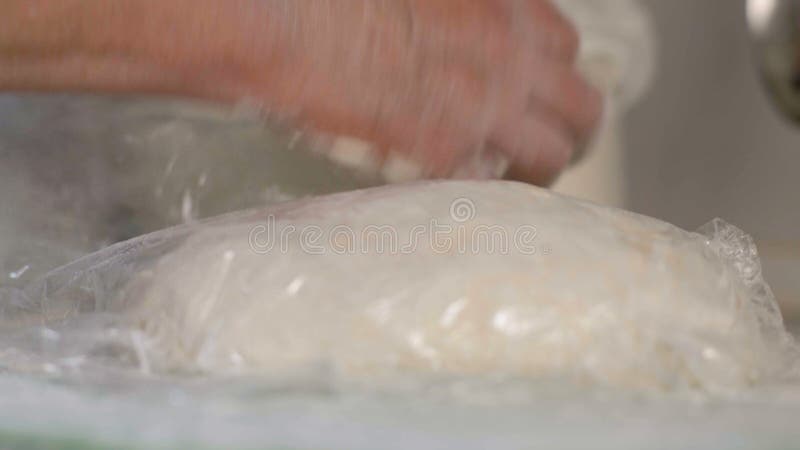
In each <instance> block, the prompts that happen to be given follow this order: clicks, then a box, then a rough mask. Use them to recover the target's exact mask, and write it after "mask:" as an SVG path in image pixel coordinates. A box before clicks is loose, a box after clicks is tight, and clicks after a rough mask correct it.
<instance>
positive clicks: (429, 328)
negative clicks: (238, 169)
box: [0, 182, 797, 395]
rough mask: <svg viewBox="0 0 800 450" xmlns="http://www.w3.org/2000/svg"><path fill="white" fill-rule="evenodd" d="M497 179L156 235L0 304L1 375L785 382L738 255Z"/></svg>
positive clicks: (737, 248)
mask: <svg viewBox="0 0 800 450" xmlns="http://www.w3.org/2000/svg"><path fill="white" fill-rule="evenodd" d="M702 233H703V234H696V233H689V232H685V231H682V230H679V229H677V228H675V227H673V226H671V225H669V224H666V223H663V222H659V221H657V220H654V219H650V218H647V217H643V216H638V215H634V214H631V213H627V212H623V211H619V210H613V209H608V208H603V207H599V206H595V205H591V204H587V203H582V202H579V201H575V200H572V199H569V198H566V197H561V196H558V195H556V194H553V193H551V192H548V191H544V190H539V189H537V188H534V187H530V186H527V185H521V184H513V183H504V182H441V183H424V184H410V185H398V186H394V187H383V188H376V189H371V190H366V191H356V192H351V193H345V194H338V195H334V196H328V197H320V198H313V199H307V200H301V201H295V202H290V203H286V204H282V205H278V206H274V207H271V208H267V209H265V210H258V211H250V212H245V213H237V214H235V215H231V216H225V217H222V218H218V219H212V220H209V221H206V222H203V223H198V224H195V225H190V226H185V227H181V228H177V229H172V230H166V231H162V232H158V233H155V234H153V235H149V236H145V237H142V238H138V239H135V240H133V241H130V242H128V243H124V244H119V245H117V246H114V247H111V248H109V249H107V250H104V251H102V252H100V253H98V254H96V255H93V256H89V257H87V258H85V259H84V260H81V261H78V262H76V263H73V264H71V265H69V266H66V267H64V268H62V269H60V270H57V271H55V272H53V273H51V274H50V275H49V276H47V277H45V278H43V279H41V280H39V281H37V282H35V283H32V284H31V285H30V286H28V287H27V288H26V289H24V290H21V291H10V290H7V291H5V292H3V294H2V298H1V299H0V311H2V315H0V317H2V324H0V342H2V343H3V347H4V351H3V353H2V354H0V363H1V364H2V365H3V366H4V367H5V369H6V370H11V371H34V372H41V371H45V372H57V373H78V374H91V373H95V372H96V371H98V370H100V371H102V370H115V371H119V370H122V371H126V372H127V373H129V374H144V375H148V376H149V375H182V376H186V375H193V374H204V375H206V376H230V375H250V376H256V377H261V378H263V379H271V380H295V381H296V380H298V379H299V380H302V379H308V378H313V377H319V376H322V377H324V378H325V379H328V380H336V382H343V383H350V382H356V383H367V384H368V385H371V384H375V385H381V386H386V385H388V386H391V385H392V383H393V382H395V381H398V380H406V381H408V380H409V379H421V380H426V379H428V380H436V379H441V378H446V379H460V380H469V379H485V378H487V377H489V378H494V379H497V377H499V378H500V379H516V380H528V381H530V382H535V381H537V380H540V381H541V380H553V379H555V380H560V382H562V383H564V382H577V383H581V384H583V385H588V386H598V387H613V388H620V389H630V390H633V391H644V392H675V391H702V392H707V393H711V394H726V395H727V394H731V393H737V392H741V391H743V390H746V389H748V388H750V387H753V386H761V385H769V384H770V383H773V382H778V381H782V380H785V379H790V378H793V377H796V375H797V372H796V371H797V369H796V362H797V350H796V345H795V343H794V340H793V339H792V338H791V336H790V335H789V334H788V333H787V332H786V330H785V328H784V325H783V322H782V319H781V315H780V312H779V310H778V307H777V304H776V302H775V299H774V298H773V296H772V294H771V292H770V290H769V288H768V286H767V285H766V283H765V282H764V281H763V279H762V277H761V274H760V269H759V264H758V258H757V254H756V251H755V247H754V246H753V245H752V241H751V240H750V239H749V238H748V237H747V236H746V235H745V234H744V233H742V232H741V231H739V230H738V229H736V228H734V227H732V226H730V225H727V224H725V223H724V222H722V221H715V222H712V224H710V225H709V226H707V227H705V228H704V229H703V230H702Z"/></svg>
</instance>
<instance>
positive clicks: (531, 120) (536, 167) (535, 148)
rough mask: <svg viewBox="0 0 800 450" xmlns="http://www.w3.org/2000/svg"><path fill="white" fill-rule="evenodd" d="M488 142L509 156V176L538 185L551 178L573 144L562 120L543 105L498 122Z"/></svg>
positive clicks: (569, 153)
mask: <svg viewBox="0 0 800 450" xmlns="http://www.w3.org/2000/svg"><path fill="white" fill-rule="evenodd" d="M491 143H492V145H493V146H495V147H497V148H499V149H501V151H503V152H504V153H505V154H506V155H508V156H509V158H510V159H511V161H512V163H511V170H510V173H509V175H510V176H511V177H512V178H514V179H516V180H519V181H525V182H529V183H533V184H536V185H540V186H547V185H550V184H551V183H552V182H553V181H554V180H555V177H556V175H557V174H558V173H559V172H561V171H562V170H563V169H564V168H565V167H566V166H567V164H569V162H570V160H571V159H572V155H573V149H574V148H575V140H574V138H573V137H572V133H571V132H570V131H569V130H568V128H567V126H566V125H565V123H564V121H563V120H562V119H561V118H560V117H558V116H557V115H555V114H553V113H552V112H550V111H549V110H548V109H547V108H536V109H534V110H532V111H530V112H529V113H527V114H524V115H522V116H520V117H518V118H517V119H516V120H512V121H509V122H507V123H504V124H502V125H500V126H499V129H498V132H497V134H496V135H494V136H493V137H492V139H491Z"/></svg>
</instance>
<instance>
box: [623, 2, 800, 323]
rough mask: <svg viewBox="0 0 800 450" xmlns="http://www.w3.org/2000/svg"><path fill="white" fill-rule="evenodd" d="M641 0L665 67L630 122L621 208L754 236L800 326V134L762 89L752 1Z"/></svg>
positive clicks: (626, 131) (627, 123)
mask: <svg viewBox="0 0 800 450" xmlns="http://www.w3.org/2000/svg"><path fill="white" fill-rule="evenodd" d="M642 3H643V5H644V6H645V7H646V8H647V10H648V11H649V13H650V16H651V18H652V24H653V27H654V31H655V35H656V36H657V37H656V40H655V41H656V46H657V52H658V58H659V59H658V69H657V70H656V71H655V75H654V79H653V82H652V84H651V88H650V91H649V92H648V94H647V95H646V96H645V97H643V98H642V99H641V101H640V102H639V103H637V104H636V105H634V106H633V107H632V109H630V110H629V111H628V113H627V115H626V116H625V127H624V137H623V142H624V144H625V147H624V150H623V151H624V155H625V156H624V158H623V161H624V173H625V177H626V180H627V181H626V183H627V189H626V195H625V204H626V206H627V207H629V208H630V209H633V210H635V211H637V212H641V213H644V214H648V215H652V216H656V217H659V218H662V219H665V220H668V221H670V222H673V223H675V224H677V225H679V226H681V227H683V228H687V229H695V228H697V227H698V226H700V225H702V224H703V223H705V222H706V221H707V220H709V219H711V218H713V217H722V218H724V219H725V220H727V221H729V222H731V223H733V224H735V225H737V226H738V227H740V228H742V229H744V230H746V231H747V232H748V233H750V234H752V235H753V236H754V237H755V238H756V240H757V243H758V245H759V250H760V252H761V255H762V259H763V262H764V266H765V273H766V276H767V279H768V280H769V281H770V283H771V284H772V287H773V289H774V290H775V293H776V295H777V297H778V299H779V300H780V301H781V303H782V305H783V310H784V314H785V315H786V316H787V317H788V318H791V319H793V320H800V176H798V172H799V171H800V127H798V126H796V125H792V124H791V123H789V122H788V121H787V120H786V119H784V118H783V117H782V116H780V115H779V113H778V112H777V110H776V109H775V108H774V106H773V105H772V104H771V103H770V101H769V99H768V97H767V94H766V91H764V90H763V89H762V88H761V85H760V81H759V78H758V74H757V72H756V70H755V69H754V67H755V64H754V55H753V52H752V51H751V46H750V41H749V38H748V33H747V25H746V17H745V5H744V1H741V0H737V1H730V0H702V1H697V0H669V1H663V0H646V1H643V2H642Z"/></svg>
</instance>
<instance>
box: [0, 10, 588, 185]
mask: <svg viewBox="0 0 800 450" xmlns="http://www.w3.org/2000/svg"><path fill="white" fill-rule="evenodd" d="M0 9H2V11H3V14H2V15H0V90H21V91H23V90H24V91H63V90H71V91H91V92H114V93H148V94H166V95H177V96H184V97H193V98H202V99H209V100H215V101H221V102H228V103H234V102H237V101H241V100H242V99H248V100H249V101H256V102H259V103H261V104H263V105H264V106H265V107H266V108H267V109H268V110H269V111H270V112H271V113H273V114H274V115H276V116H277V117H279V118H281V119H285V120H288V121H290V122H293V123H295V124H296V125H298V126H301V127H304V128H308V129H312V130H315V131H321V132H325V133H329V134H333V135H349V136H353V137H357V138H361V139H363V140H366V141H368V142H371V143H373V144H374V145H375V148H376V150H377V154H378V155H380V156H381V157H385V156H386V155H387V154H388V152H390V151H392V152H395V153H400V154H403V155H405V156H406V157H408V158H410V159H412V160H415V161H418V162H419V163H421V164H422V165H423V166H424V167H425V168H426V174H427V175H429V176H432V177H445V176H449V175H451V174H452V173H453V171H454V170H455V169H456V168H458V167H459V166H460V165H463V164H464V163H465V161H467V160H468V159H469V158H470V157H471V156H472V155H474V154H475V152H476V151H479V150H485V151H488V152H495V153H498V154H500V155H502V156H503V157H504V158H506V159H509V160H511V161H512V170H511V172H512V175H513V176H514V177H515V178H518V179H522V180H525V181H529V182H532V183H536V184H541V185H546V184H549V183H551V182H552V181H553V180H554V179H555V178H556V177H557V175H558V173H559V172H561V171H562V170H563V169H564V167H565V166H566V165H567V164H568V163H569V161H570V160H571V159H572V158H573V152H574V151H575V149H576V148H579V147H580V146H582V145H583V144H584V143H585V142H586V141H587V140H588V139H589V138H590V136H591V133H592V131H593V130H594V128H595V127H596V125H597V122H598V121H599V118H600V116H601V113H602V100H601V98H600V96H599V95H598V93H597V92H596V91H595V90H594V89H593V88H591V87H590V86H589V85H588V84H587V83H586V82H585V81H584V80H583V79H582V78H581V76H580V75H579V74H578V73H577V71H576V69H575V66H574V61H575V57H576V53H577V49H578V37H577V35H576V33H575V31H574V29H573V28H572V27H571V25H570V24H569V23H568V22H567V21H566V20H565V19H564V17H562V15H561V14H560V13H559V12H558V11H557V9H556V8H555V7H553V6H552V5H551V4H550V3H549V2H548V1H546V0H292V1H288V0H114V1H108V0H0Z"/></svg>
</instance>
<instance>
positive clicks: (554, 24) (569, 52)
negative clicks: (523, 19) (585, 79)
mask: <svg viewBox="0 0 800 450" xmlns="http://www.w3.org/2000/svg"><path fill="white" fill-rule="evenodd" d="M524 7H525V9H526V10H527V13H528V18H529V22H528V23H529V26H530V30H529V33H531V35H532V41H533V43H534V45H535V46H536V47H537V49H538V50H540V52H541V54H542V55H543V56H545V57H548V58H550V59H552V60H553V61H557V62H562V63H567V64H572V63H573V62H575V59H576V58H577V56H578V50H579V49H580V36H579V35H578V31H577V30H576V29H575V26H574V25H572V23H571V22H570V21H569V20H567V18H566V17H564V15H563V14H562V13H561V11H559V10H558V8H557V7H556V6H555V5H553V3H552V2H551V1H549V0H524Z"/></svg>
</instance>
